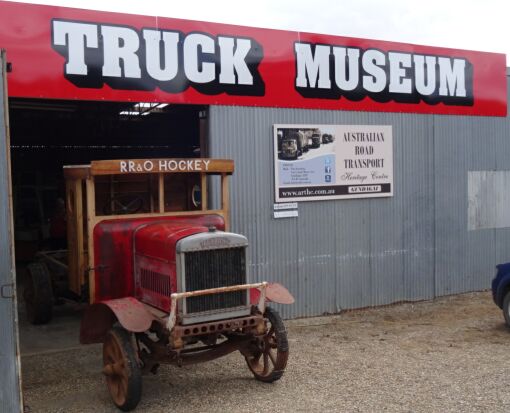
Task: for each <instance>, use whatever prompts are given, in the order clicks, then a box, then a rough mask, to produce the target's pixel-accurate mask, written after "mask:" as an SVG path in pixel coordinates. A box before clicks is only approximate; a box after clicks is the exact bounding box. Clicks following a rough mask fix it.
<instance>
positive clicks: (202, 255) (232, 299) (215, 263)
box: [184, 247, 247, 314]
mask: <svg viewBox="0 0 510 413" xmlns="http://www.w3.org/2000/svg"><path fill="white" fill-rule="evenodd" d="M184 262H185V276H184V277H185V286H186V291H196V290H205V289H208V288H218V287H227V286H229V285H237V284H245V283H246V259H245V248H244V247H239V248H227V249H214V250H205V251H193V252H187V253H185V261H184ZM246 297H247V294H246V291H245V290H241V291H233V292H228V293H221V294H210V295H203V296H200V297H190V298H187V299H186V313H188V314H192V313H198V312H202V311H212V310H221V309H227V308H232V307H240V306H245V305H247V303H246Z"/></svg>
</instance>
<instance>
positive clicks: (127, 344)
mask: <svg viewBox="0 0 510 413" xmlns="http://www.w3.org/2000/svg"><path fill="white" fill-rule="evenodd" d="M103 374H104V375H105V377H106V384H107V386H108V391H109V392H110V396H111V398H112V400H113V403H114V404H115V406H117V407H118V408H119V409H120V410H123V411H125V412H128V411H130V410H133V409H134V408H135V407H136V406H137V405H138V402H139V401H140V399H141V397H142V371H141V368H140V365H139V364H138V358H137V356H136V353H135V349H134V348H133V340H132V336H131V334H130V333H128V332H127V331H126V330H124V329H123V328H121V327H113V328H112V329H111V330H110V331H109V332H108V334H107V336H106V339H105V341H104V343H103Z"/></svg>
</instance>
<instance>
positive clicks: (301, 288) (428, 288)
mask: <svg viewBox="0 0 510 413" xmlns="http://www.w3.org/2000/svg"><path fill="white" fill-rule="evenodd" d="M209 120H210V135H209V144H210V156H211V157H219V158H222V157H226V158H232V159H234V160H235V162H236V172H235V174H234V177H233V178H232V185H231V188H232V201H231V208H232V230H233V231H236V232H240V233H243V234H245V235H247V236H248V238H249V239H250V241H251V247H250V254H251V259H252V266H251V274H252V278H253V279H254V280H257V281H261V280H270V281H278V282H281V283H282V284H284V285H286V286H287V287H288V288H289V290H290V291H291V292H292V293H293V294H294V295H295V297H296V303H295V304H294V305H292V306H282V307H280V311H281V312H282V314H283V315H284V316H285V317H287V318H290V317H299V316H312V315H318V314H323V313H332V312H337V311H340V310H343V309H351V308H359V307H366V306H376V305H382V304H388V303H393V302H397V301H403V300H422V299H430V298H433V297H436V296H441V295H447V294H455V293H460V292H466V291H475V290H482V289H486V288H489V286H490V280H491V278H492V277H493V275H494V266H495V265H496V264H497V263H499V262H502V261H510V229H481V230H475V231H469V230H468V222H467V221H468V194H467V191H468V183H467V181H468V171H482V170H510V156H509V155H510V133H509V132H510V121H509V120H508V118H486V117H485V118H484V117H466V116H431V115H416V114H392V113H367V112H343V111H321V110H302V109H274V108H248V107H226V106H212V107H211V108H210V113H209ZM292 123H295V124H350V125H353V124H361V125H371V124H373V125H392V126H393V162H394V187H395V195H394V197H392V198H373V199H357V200H335V201H313V202H300V203H299V217H298V218H285V219H274V218H273V204H274V177H273V169H274V167H273V142H272V139H273V130H272V126H273V124H292Z"/></svg>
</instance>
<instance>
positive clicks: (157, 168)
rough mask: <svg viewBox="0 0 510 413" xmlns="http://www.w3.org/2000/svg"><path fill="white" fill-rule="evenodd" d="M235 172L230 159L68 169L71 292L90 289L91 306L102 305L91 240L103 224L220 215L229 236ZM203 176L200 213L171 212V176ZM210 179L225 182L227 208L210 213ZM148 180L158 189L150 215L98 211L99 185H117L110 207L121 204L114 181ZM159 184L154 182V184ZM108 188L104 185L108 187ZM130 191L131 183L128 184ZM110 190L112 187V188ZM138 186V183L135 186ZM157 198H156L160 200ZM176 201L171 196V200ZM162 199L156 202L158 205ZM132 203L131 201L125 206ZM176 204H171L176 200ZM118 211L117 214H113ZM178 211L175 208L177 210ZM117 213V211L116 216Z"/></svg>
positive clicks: (107, 163) (93, 164)
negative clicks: (168, 185)
mask: <svg viewBox="0 0 510 413" xmlns="http://www.w3.org/2000/svg"><path fill="white" fill-rule="evenodd" d="M233 172H234V162H233V161H232V160H227V159H204V158H201V159H199V158H197V159H129V160H107V161H92V162H91V163H90V165H78V166H74V165H73V166H64V177H65V180H66V210H67V242H68V265H69V289H70V290H71V291H72V292H74V293H75V294H77V295H82V294H83V292H84V291H83V287H84V286H86V285H87V284H88V295H89V302H90V303H91V304H93V303H94V302H95V301H96V300H95V297H96V294H95V290H96V286H95V262H94V254H89V253H88V252H89V251H94V237H93V236H91V235H92V234H93V232H94V228H95V227H96V225H97V224H98V223H100V222H101V221H104V220H106V219H108V220H116V219H117V220H119V219H126V218H128V217H129V218H149V217H179V216H186V217H190V216H194V215H195V216H202V215H219V216H221V217H223V219H224V222H225V230H226V231H228V230H229V227H230V210H229V204H230V196H229V183H228V178H229V176H230V175H231V174H232V173H233ZM190 173H195V174H199V177H200V180H199V182H200V203H197V205H200V208H196V209H194V210H177V211H175V210H172V211H169V210H168V209H169V208H168V205H167V204H165V194H166V193H167V192H166V191H165V176H167V175H169V174H190ZM210 175H219V176H220V177H221V208H219V209H214V210H210V209H208V194H209V191H208V179H207V177H208V176H210ZM122 176H127V177H129V176H131V177H132V176H135V177H136V176H145V177H149V180H148V183H149V184H154V182H152V180H155V181H156V182H155V185H154V186H155V188H153V190H151V191H150V192H148V194H149V197H150V199H149V205H148V207H149V210H148V211H147V212H141V213H130V214H129V215H128V212H130V211H122V212H123V213H122V214H115V213H109V214H105V213H102V212H103V211H98V210H97V204H98V202H97V194H96V184H97V181H98V179H101V178H104V177H108V178H109V179H110V181H111V184H112V193H111V196H110V198H109V199H107V200H106V201H111V202H117V201H115V199H114V200H113V201H112V199H113V198H115V189H114V188H113V184H114V177H122ZM153 177H154V178H155V179H151V178H153ZM103 183H104V181H103ZM125 183H126V184H127V185H129V178H128V180H127V181H125ZM106 184H108V183H107V182H106ZM132 184H136V180H133V181H132ZM154 195H156V196H154ZM170 195H171V194H170ZM154 198H156V199H154ZM125 202H129V201H125ZM170 203H171V200H170ZM112 209H113V208H112ZM172 209H175V208H172ZM113 212H115V210H113Z"/></svg>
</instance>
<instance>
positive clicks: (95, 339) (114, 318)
mask: <svg viewBox="0 0 510 413" xmlns="http://www.w3.org/2000/svg"><path fill="white" fill-rule="evenodd" d="M154 320H155V317H154V316H153V315H152V314H151V313H150V312H149V311H148V310H147V309H146V308H145V306H144V305H143V304H142V303H141V302H140V301H138V300H137V299H136V298H133V297H124V298H118V299H115V300H106V301H102V302H99V303H96V304H92V305H91V306H89V307H88V308H87V310H86V311H85V314H84V315H83V318H82V320H81V326H80V343H82V344H92V343H102V342H103V341H104V338H105V337H106V333H108V330H110V328H112V326H113V324H115V322H119V323H120V325H121V326H122V327H124V328H125V329H126V330H127V331H130V332H132V333H141V332H143V331H146V330H148V329H149V328H150V327H151V324H152V322H153V321H154Z"/></svg>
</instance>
